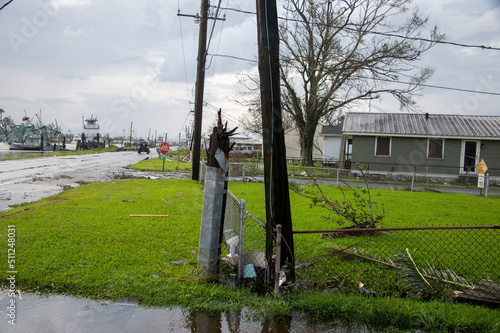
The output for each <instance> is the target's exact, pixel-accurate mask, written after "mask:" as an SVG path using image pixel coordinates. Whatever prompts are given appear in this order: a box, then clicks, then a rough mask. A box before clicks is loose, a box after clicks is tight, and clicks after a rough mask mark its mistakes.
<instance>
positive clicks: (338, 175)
mask: <svg viewBox="0 0 500 333" xmlns="http://www.w3.org/2000/svg"><path fill="white" fill-rule="evenodd" d="M337 186H339V168H337Z"/></svg>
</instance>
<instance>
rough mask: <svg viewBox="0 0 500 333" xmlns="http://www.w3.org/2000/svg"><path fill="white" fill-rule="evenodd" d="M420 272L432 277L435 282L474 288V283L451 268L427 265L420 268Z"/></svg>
mask: <svg viewBox="0 0 500 333" xmlns="http://www.w3.org/2000/svg"><path fill="white" fill-rule="evenodd" d="M421 272H422V274H423V275H424V276H425V277H426V278H428V279H433V280H435V281H437V282H441V283H446V284H449V285H452V286H454V287H457V288H462V289H472V288H474V284H473V283H472V282H470V281H468V280H466V279H464V278H463V277H461V276H460V275H458V274H457V273H455V272H454V271H452V270H451V269H445V270H439V269H436V268H434V267H432V266H429V268H427V269H424V268H422V269H421Z"/></svg>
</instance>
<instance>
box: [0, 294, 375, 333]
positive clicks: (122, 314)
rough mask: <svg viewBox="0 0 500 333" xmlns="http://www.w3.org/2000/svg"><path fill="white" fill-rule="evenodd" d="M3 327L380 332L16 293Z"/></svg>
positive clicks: (4, 311) (73, 332)
mask: <svg viewBox="0 0 500 333" xmlns="http://www.w3.org/2000/svg"><path fill="white" fill-rule="evenodd" d="M0 297H1V298H0V332H9V333H10V332H13V333H15V332H23V333H30V332H33V333H38V332H47V333H49V332H50V333H51V332H56V333H59V332H61V333H86V332H89V333H90V332H92V333H99V332H106V333H118V332H120V333H121V332H134V333H135V332H148V333H149V332H176V333H177V332H180V333H182V332H198V333H205V332H206V333H218V332H220V333H223V332H228V333H238V332H277V333H278V332H279V333H288V332H296V333H299V332H300V333H309V332H311V333H312V332H332V333H340V332H342V333H348V332H361V333H363V332H380V331H378V330H373V329H369V328H367V327H366V326H363V325H347V324H346V325H342V326H339V325H334V324H332V325H326V324H320V323H311V322H309V321H307V320H306V319H304V318H302V317H301V316H292V317H290V318H289V320H288V321H287V322H286V323H282V324H280V325H276V324H266V323H261V322H258V321H253V320H252V319H249V318H248V316H247V315H246V313H245V310H234V311H231V312H230V313H229V314H223V315H220V316H210V315H207V314H203V313H197V312H191V311H187V310H181V309H175V308H174V309H158V308H153V309H150V308H143V307H139V306H137V305H136V304H137V301H138V300H137V299H120V300H119V301H118V302H116V303H114V304H113V303H111V304H109V303H106V302H95V301H90V300H87V299H77V298H73V297H68V296H48V297H45V296H38V295H32V294H25V295H22V299H20V298H19V297H15V298H10V297H8V295H7V294H6V293H5V292H4V293H3V294H2V295H1V296H0ZM11 300H15V303H14V304H15V325H12V324H10V323H9V322H8V321H9V320H11V319H10V318H9V316H8V315H9V313H12V309H10V310H9V309H8V306H9V305H10V304H11Z"/></svg>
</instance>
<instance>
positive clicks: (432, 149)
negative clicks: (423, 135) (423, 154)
mask: <svg viewBox="0 0 500 333" xmlns="http://www.w3.org/2000/svg"><path fill="white" fill-rule="evenodd" d="M443 148H444V141H443V139H429V140H428V141H427V158H441V159H442V158H443Z"/></svg>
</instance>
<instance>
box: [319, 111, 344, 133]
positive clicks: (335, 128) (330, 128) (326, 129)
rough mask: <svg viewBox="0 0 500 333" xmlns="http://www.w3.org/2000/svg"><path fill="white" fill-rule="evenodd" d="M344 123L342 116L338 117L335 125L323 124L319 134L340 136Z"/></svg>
mask: <svg viewBox="0 0 500 333" xmlns="http://www.w3.org/2000/svg"><path fill="white" fill-rule="evenodd" d="M343 123H344V117H343V116H342V117H341V118H340V119H339V122H338V124H337V125H324V126H323V128H322V129H321V133H319V135H323V136H342V127H343Z"/></svg>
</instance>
